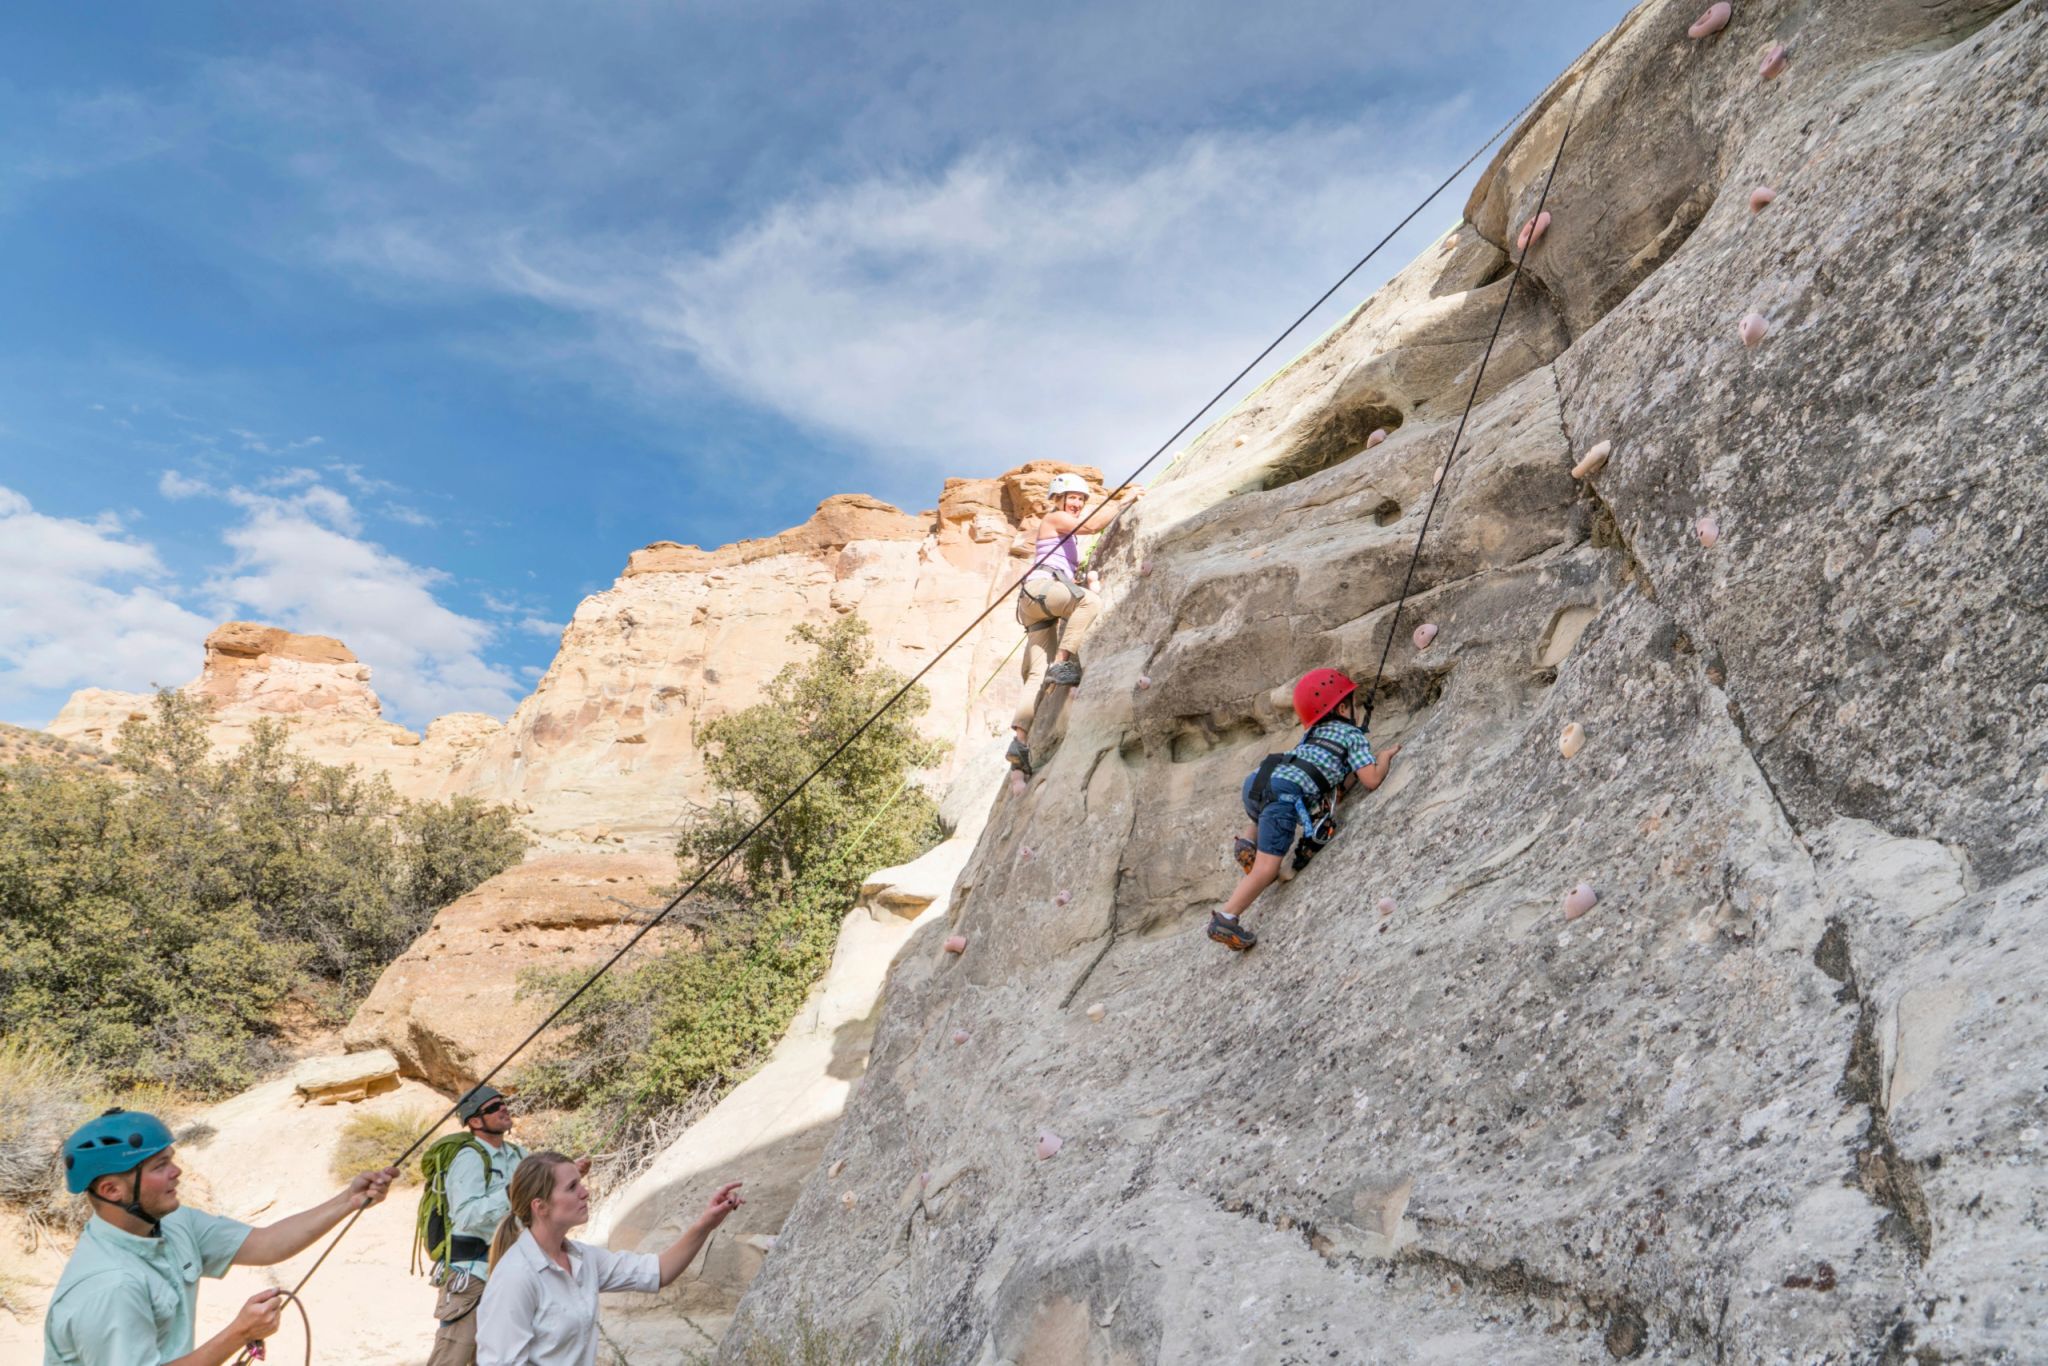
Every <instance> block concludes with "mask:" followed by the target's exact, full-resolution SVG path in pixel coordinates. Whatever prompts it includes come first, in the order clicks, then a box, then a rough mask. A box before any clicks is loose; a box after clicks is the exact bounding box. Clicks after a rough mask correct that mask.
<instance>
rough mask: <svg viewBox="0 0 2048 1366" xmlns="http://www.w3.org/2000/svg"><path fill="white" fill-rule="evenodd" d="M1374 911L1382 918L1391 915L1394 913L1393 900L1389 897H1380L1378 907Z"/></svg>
mask: <svg viewBox="0 0 2048 1366" xmlns="http://www.w3.org/2000/svg"><path fill="white" fill-rule="evenodd" d="M1376 909H1377V910H1378V911H1379V913H1380V914H1381V915H1382V916H1389V915H1392V914H1393V913H1394V898H1392V897H1390V896H1383V897H1381V898H1380V903H1379V906H1378V907H1377V908H1376Z"/></svg>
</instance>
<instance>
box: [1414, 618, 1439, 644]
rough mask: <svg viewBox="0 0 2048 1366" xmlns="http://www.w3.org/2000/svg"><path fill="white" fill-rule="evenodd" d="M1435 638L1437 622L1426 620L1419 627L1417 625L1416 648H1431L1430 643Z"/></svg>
mask: <svg viewBox="0 0 2048 1366" xmlns="http://www.w3.org/2000/svg"><path fill="white" fill-rule="evenodd" d="M1435 639H1436V623H1435V622H1433V621H1425V622H1423V623H1422V625H1420V626H1418V627H1416V628H1415V648H1416V649H1418V650H1427V649H1428V648H1429V643H1430V642H1431V641H1433V640H1435Z"/></svg>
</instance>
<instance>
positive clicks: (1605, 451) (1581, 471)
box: [1572, 441, 1614, 479]
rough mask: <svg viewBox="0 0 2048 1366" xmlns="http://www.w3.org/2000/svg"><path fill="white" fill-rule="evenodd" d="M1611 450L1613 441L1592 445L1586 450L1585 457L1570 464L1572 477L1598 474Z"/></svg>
mask: <svg viewBox="0 0 2048 1366" xmlns="http://www.w3.org/2000/svg"><path fill="white" fill-rule="evenodd" d="M1613 452H1614V443H1613V442H1612V441H1602V442H1601V443H1600V444H1599V445H1597V446H1595V447H1593V449H1592V450H1590V451H1587V452H1586V458H1585V459H1583V460H1581V461H1580V462H1579V463H1578V464H1576V465H1574V466H1572V478H1574V479H1590V478H1591V477H1592V476H1594V475H1596V474H1598V473H1599V472H1600V468H1601V466H1603V465H1605V464H1606V463H1607V457H1608V456H1609V455H1611V454H1613Z"/></svg>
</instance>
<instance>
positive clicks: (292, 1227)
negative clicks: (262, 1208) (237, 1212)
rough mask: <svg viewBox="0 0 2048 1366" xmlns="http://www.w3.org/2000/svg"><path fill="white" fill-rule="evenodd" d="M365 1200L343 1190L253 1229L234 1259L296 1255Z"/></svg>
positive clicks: (259, 1261) (260, 1262) (270, 1260)
mask: <svg viewBox="0 0 2048 1366" xmlns="http://www.w3.org/2000/svg"><path fill="white" fill-rule="evenodd" d="M364 1203H365V1197H363V1196H361V1195H358V1194H356V1193H354V1192H352V1191H343V1192H341V1193H340V1194H339V1195H337V1196H335V1197H334V1198H333V1199H331V1200H324V1201H322V1202H321V1203H319V1204H317V1205H315V1206H313V1208H311V1209H309V1210H305V1211H302V1212H301V1213H298V1214H294V1215H291V1216H290V1217H289V1218H285V1219H280V1220H278V1221H277V1222H276V1223H274V1224H265V1225H264V1226H263V1227H262V1228H256V1229H251V1230H249V1236H248V1237H247V1238H246V1239H244V1240H243V1241H242V1250H241V1251H239V1252H237V1253H236V1254H235V1262H236V1264H237V1265H239V1266H275V1265H277V1264H278V1263H279V1262H281V1261H284V1260H285V1259H287V1258H289V1257H295V1256H297V1255H298V1254H299V1253H301V1252H304V1251H305V1250H306V1249H307V1248H309V1247H311V1246H312V1245H313V1242H314V1240H315V1239H317V1238H318V1237H319V1236H320V1235H321V1234H323V1233H325V1232H327V1230H329V1229H331V1228H333V1227H334V1226H335V1225H336V1224H338V1223H340V1222H341V1221H342V1220H343V1219H344V1218H346V1217H347V1216H348V1215H349V1214H350V1213H351V1212H352V1211H354V1210H356V1209H358V1208H360V1207H361V1206H362V1205H363V1204H364Z"/></svg>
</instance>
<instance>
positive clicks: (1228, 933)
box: [1209, 911, 1259, 953]
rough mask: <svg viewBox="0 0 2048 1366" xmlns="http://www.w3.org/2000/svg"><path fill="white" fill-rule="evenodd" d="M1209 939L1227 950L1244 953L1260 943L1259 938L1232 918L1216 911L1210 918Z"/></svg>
mask: <svg viewBox="0 0 2048 1366" xmlns="http://www.w3.org/2000/svg"><path fill="white" fill-rule="evenodd" d="M1209 937H1210V938H1211V939H1213V940H1215V941H1216V942H1217V943H1219V944H1221V945H1222V946H1223V947H1224V948H1226V949H1233V950H1235V951H1236V952H1238V953H1243V952H1244V951H1245V950H1246V949H1248V948H1250V947H1251V946H1252V945H1254V944H1256V943H1258V942H1259V937H1258V936H1257V935H1255V934H1253V933H1252V932H1251V931H1250V930H1248V929H1246V928H1245V927H1244V926H1242V925H1240V924H1238V923H1237V921H1236V920H1234V919H1232V918H1231V917H1230V916H1227V915H1225V914H1223V912H1221V911H1216V912H1214V913H1213V914H1211V915H1210V917H1209Z"/></svg>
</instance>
